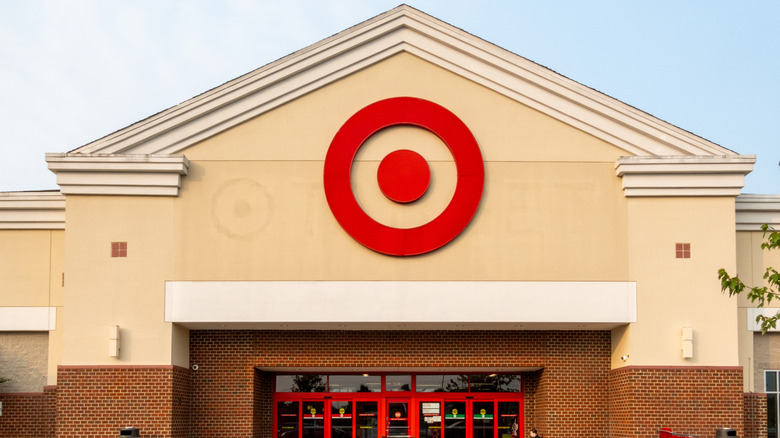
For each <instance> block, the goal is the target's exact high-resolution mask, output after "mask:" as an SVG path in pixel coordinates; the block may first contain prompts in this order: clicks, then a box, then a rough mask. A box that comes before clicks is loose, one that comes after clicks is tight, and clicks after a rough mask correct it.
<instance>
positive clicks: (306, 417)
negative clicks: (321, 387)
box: [302, 401, 325, 438]
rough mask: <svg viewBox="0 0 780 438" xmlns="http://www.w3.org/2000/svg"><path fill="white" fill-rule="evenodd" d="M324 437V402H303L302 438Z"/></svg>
mask: <svg viewBox="0 0 780 438" xmlns="http://www.w3.org/2000/svg"><path fill="white" fill-rule="evenodd" d="M324 437H325V402H322V401H304V402H303V436H302V438H324Z"/></svg>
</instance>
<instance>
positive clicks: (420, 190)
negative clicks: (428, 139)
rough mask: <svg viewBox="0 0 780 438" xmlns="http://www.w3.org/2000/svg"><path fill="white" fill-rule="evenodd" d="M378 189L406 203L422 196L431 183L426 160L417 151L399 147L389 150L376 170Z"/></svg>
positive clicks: (399, 201)
mask: <svg viewBox="0 0 780 438" xmlns="http://www.w3.org/2000/svg"><path fill="white" fill-rule="evenodd" d="M376 179H377V183H379V189H380V190H381V191H382V193H383V194H384V195H385V196H387V197H388V198H389V199H390V200H392V201H395V202H398V203H399V204H408V203H410V202H414V201H416V200H418V199H420V198H421V197H422V195H424V194H425V192H426V191H427V190H428V185H429V184H430V183H431V169H430V168H429V167H428V162H427V161H425V158H423V157H422V155H420V154H418V153H417V152H414V151H410V150H409V149H399V150H397V151H393V152H390V153H389V154H387V156H386V157H385V158H383V159H382V162H380V163H379V169H377V171H376Z"/></svg>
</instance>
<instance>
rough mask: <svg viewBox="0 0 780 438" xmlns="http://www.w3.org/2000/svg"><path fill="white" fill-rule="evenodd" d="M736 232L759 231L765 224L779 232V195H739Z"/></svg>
mask: <svg viewBox="0 0 780 438" xmlns="http://www.w3.org/2000/svg"><path fill="white" fill-rule="evenodd" d="M736 208H737V231H760V230H761V225H764V224H767V225H769V226H771V227H773V228H774V229H776V230H780V195H747V194H746V195H739V196H737V201H736Z"/></svg>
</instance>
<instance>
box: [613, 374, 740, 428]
mask: <svg viewBox="0 0 780 438" xmlns="http://www.w3.org/2000/svg"><path fill="white" fill-rule="evenodd" d="M743 404H744V403H743V393H742V367H634V366H628V367H623V368H618V369H615V370H612V371H611V372H610V385H609V411H610V412H609V416H610V424H609V429H610V430H609V437H611V438H629V437H630V438H656V437H657V436H658V431H659V430H660V429H661V428H664V427H668V428H671V429H672V431H674V432H675V433H681V434H686V435H696V436H700V437H702V438H706V437H714V436H715V430H716V429H719V428H724V427H728V428H732V429H736V430H737V434H738V436H741V437H742V436H744V434H743V427H744V408H743Z"/></svg>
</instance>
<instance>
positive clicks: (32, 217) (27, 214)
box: [0, 191, 65, 230]
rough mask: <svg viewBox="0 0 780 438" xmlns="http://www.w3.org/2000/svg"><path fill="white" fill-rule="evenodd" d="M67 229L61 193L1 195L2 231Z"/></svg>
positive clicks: (8, 193)
mask: <svg viewBox="0 0 780 438" xmlns="http://www.w3.org/2000/svg"><path fill="white" fill-rule="evenodd" d="M63 229H65V197H64V196H62V194H61V193H60V192H57V191H48V192H4V193H0V230H63Z"/></svg>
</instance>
